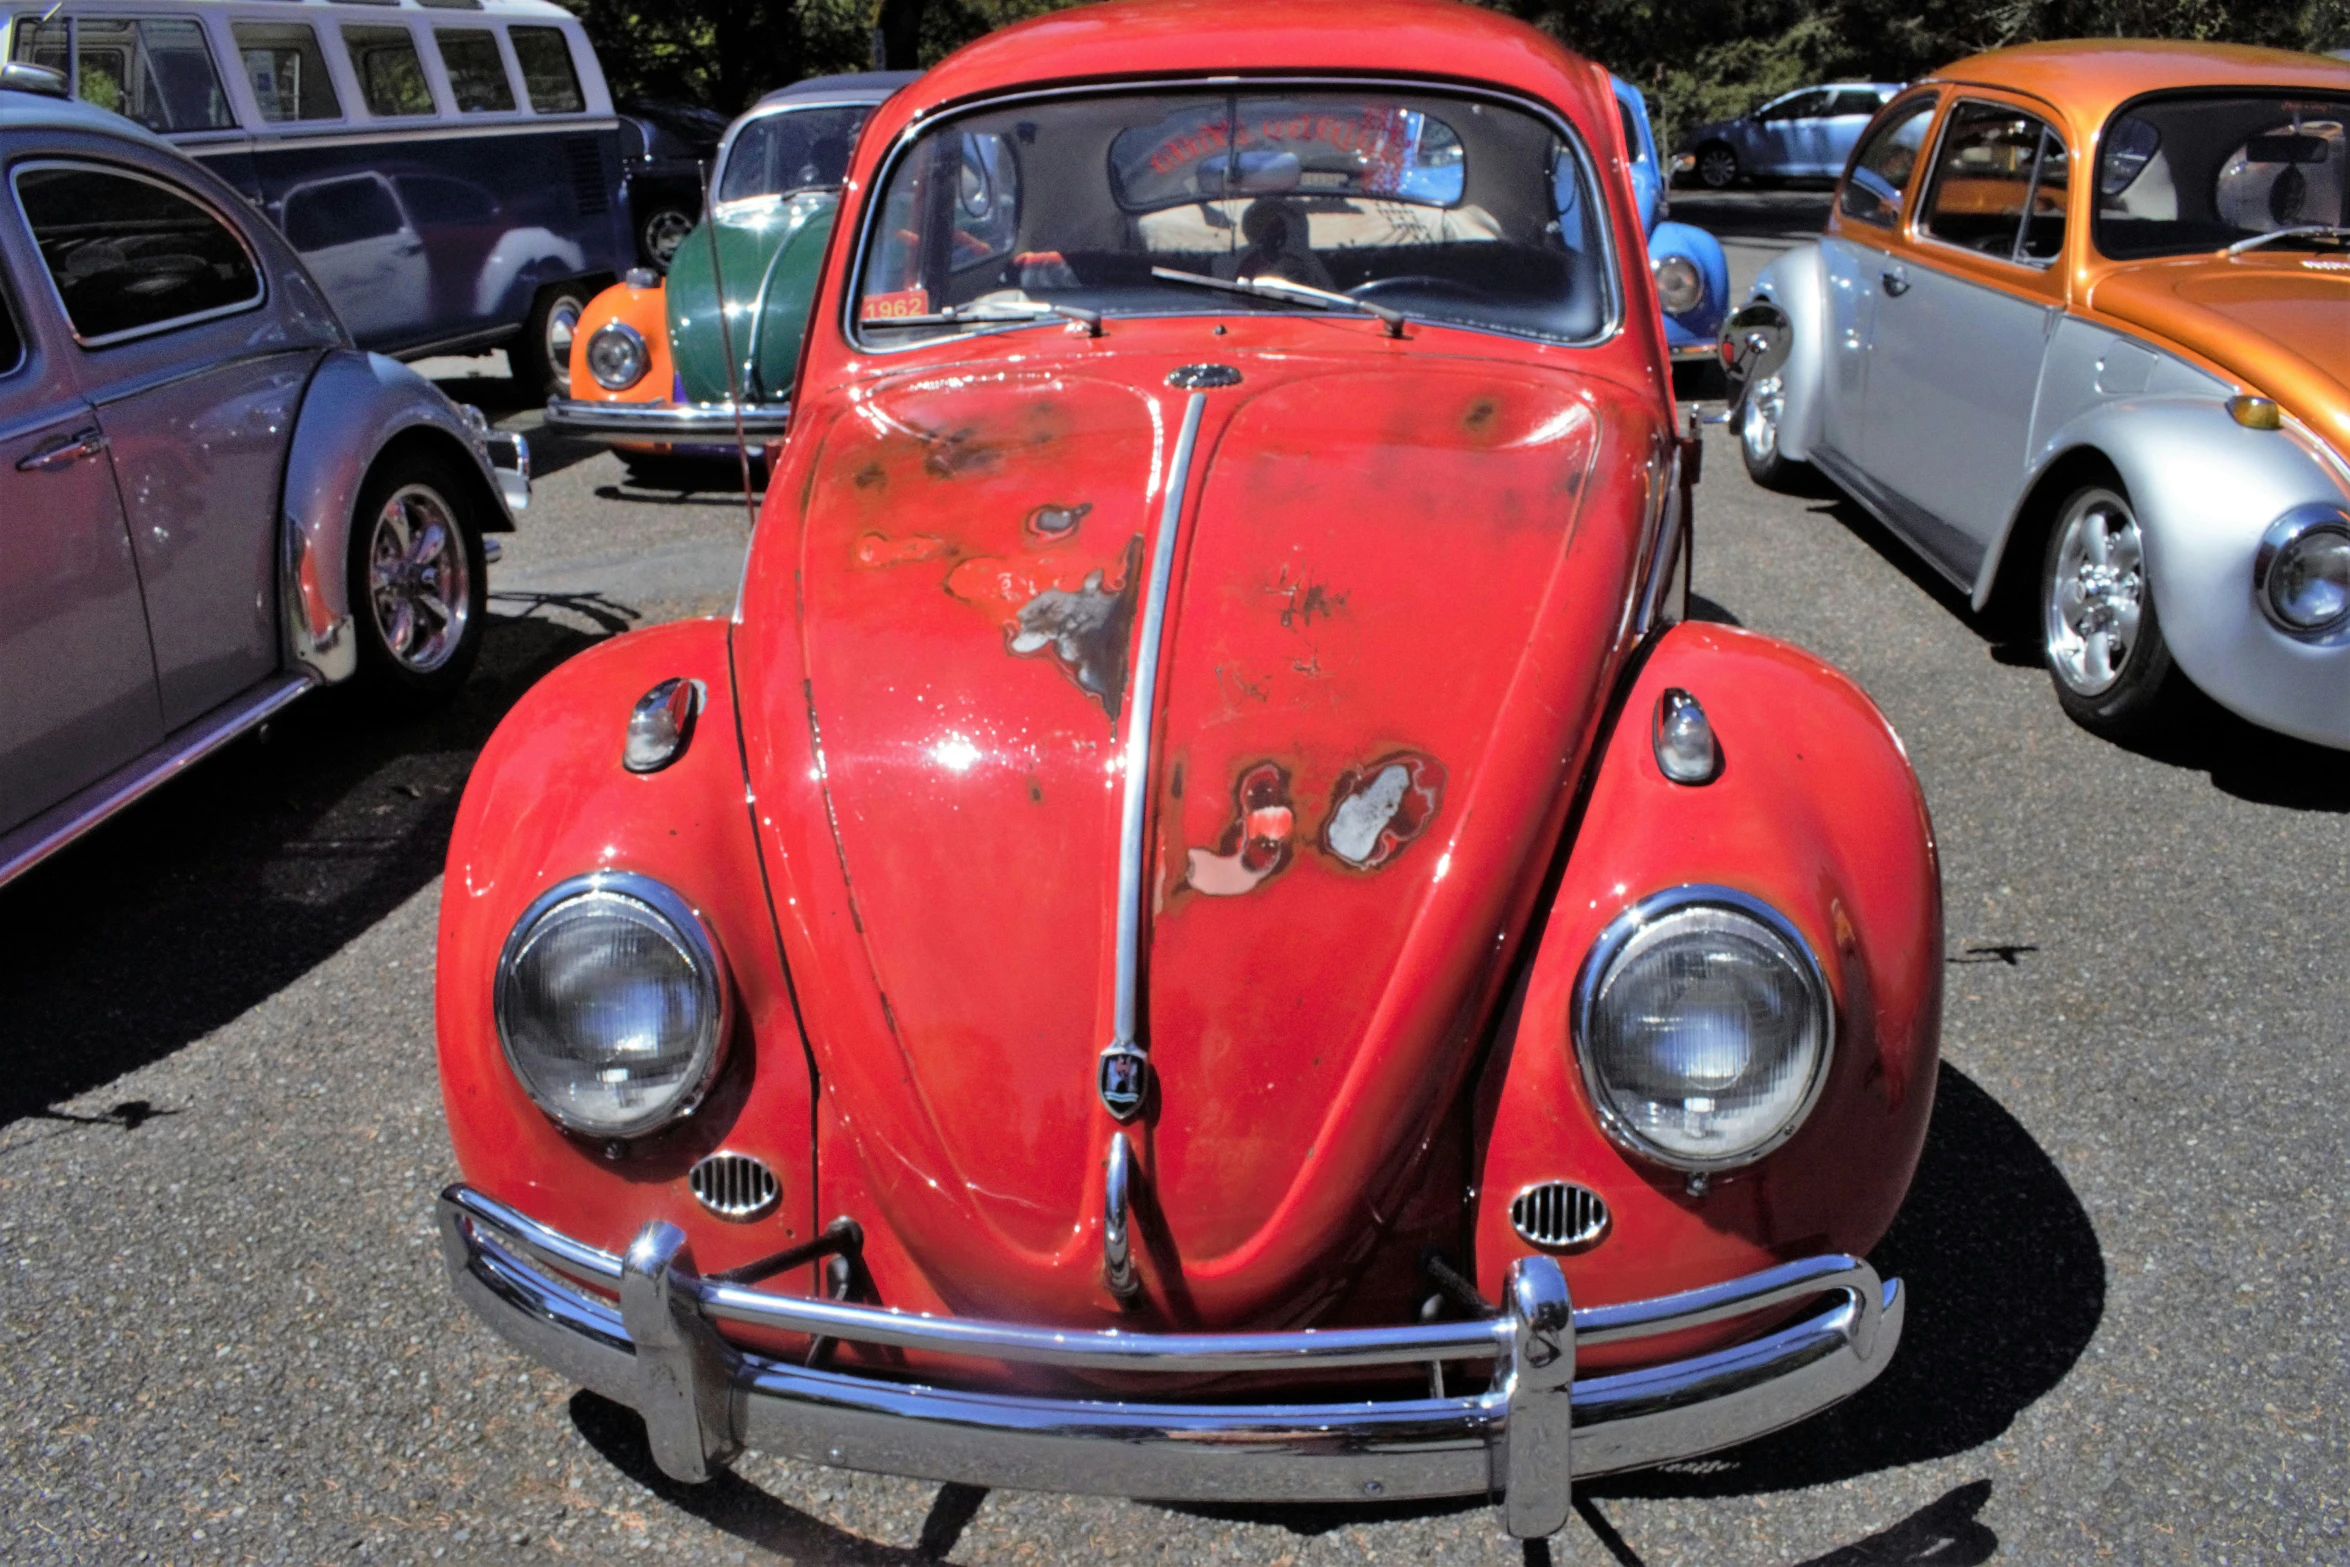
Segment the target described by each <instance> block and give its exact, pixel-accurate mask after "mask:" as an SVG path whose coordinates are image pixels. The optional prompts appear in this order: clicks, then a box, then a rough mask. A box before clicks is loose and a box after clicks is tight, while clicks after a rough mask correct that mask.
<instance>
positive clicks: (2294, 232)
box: [2227, 223, 2350, 256]
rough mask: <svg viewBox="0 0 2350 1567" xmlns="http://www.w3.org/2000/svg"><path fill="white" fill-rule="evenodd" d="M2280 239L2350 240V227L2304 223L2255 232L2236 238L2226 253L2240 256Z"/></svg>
mask: <svg viewBox="0 0 2350 1567" xmlns="http://www.w3.org/2000/svg"><path fill="white" fill-rule="evenodd" d="M2280 239H2337V240H2342V241H2345V242H2350V228H2342V227H2340V226H2338V225H2336V224H2332V223H2304V224H2301V225H2300V226H2299V227H2297V228H2289V229H2278V230H2277V231H2276V232H2275V233H2273V234H2255V235H2253V236H2252V237H2251V238H2250V239H2240V240H2237V241H2236V242H2235V243H2234V244H2233V245H2230V246H2229V247H2228V248H2227V254H2229V255H2231V256H2240V255H2242V254H2243V253H2244V252H2245V251H2247V250H2258V249H2259V248H2260V247H2261V246H2263V245H2273V244H2275V243H2276V242H2277V241H2278V240H2280Z"/></svg>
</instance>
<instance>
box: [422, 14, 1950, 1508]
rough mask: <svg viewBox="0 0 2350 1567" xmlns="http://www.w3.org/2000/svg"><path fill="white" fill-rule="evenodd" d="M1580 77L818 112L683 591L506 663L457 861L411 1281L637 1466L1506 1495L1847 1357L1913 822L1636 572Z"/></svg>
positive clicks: (1640, 457) (1661, 465)
mask: <svg viewBox="0 0 2350 1567" xmlns="http://www.w3.org/2000/svg"><path fill="white" fill-rule="evenodd" d="M1438 66H1441V68H1442V74H1441V75H1438V74H1435V71H1436V69H1437V67H1438ZM1620 126H1621V121H1620V119H1619V117H1618V115H1617V113H1616V110H1615V107H1614V99H1613V97H1612V95H1611V93H1610V91H1609V86H1608V79H1607V76H1606V74H1605V73H1604V72H1603V71H1601V70H1600V69H1599V68H1597V67H1596V66H1593V65H1591V64H1589V63H1587V62H1585V61H1583V60H1580V59H1577V58H1575V57H1574V56H1572V55H1570V54H1567V53H1566V52H1564V51H1563V50H1561V49H1560V48H1559V47H1558V46H1557V45H1555V44H1554V43H1552V42H1551V41H1550V40H1548V39H1546V38H1544V37H1542V36H1541V35H1540V34H1538V33H1536V32H1534V31H1532V30H1531V29H1529V28H1526V27H1523V26H1521V25H1519V24H1517V23H1515V22H1511V21H1508V20H1505V19H1502V18H1499V17H1497V16H1495V15H1493V14H1491V13H1489V12H1484V11H1479V10H1473V9H1471V8H1469V7H1466V6H1460V5H1453V4H1449V3H1441V0H1367V3H1365V0H1357V3H1348V4H1345V5H1336V4H1323V3H1320V0H1313V3H1301V4H1285V5H1281V6H1266V7H1256V8H1235V7H1232V6H1228V5H1222V4H1208V3H1203V0H1137V3H1130V4H1119V5H1106V6H1100V7H1096V8H1092V9H1086V10H1078V11H1071V12H1064V13H1061V14H1059V15H1055V16H1051V17H1047V18H1044V19H1041V20H1038V21H1033V22H1029V23H1026V24H1023V25H1021V26H1018V27H1014V28H1011V29H1008V30H1006V31H1004V32H1001V33H998V34H996V35H994V36H992V37H990V38H988V39H985V40H983V41H982V42H980V43H977V44H975V45H973V46H971V47H970V48H968V49H965V50H964V51H962V52H961V53H960V54H957V55H955V56H954V57H952V58H951V59H949V60H948V61H946V62H945V63H944V64H942V65H940V66H939V67H938V68H936V69H935V70H933V71H931V72H930V73H929V74H928V75H926V76H925V77H923V79H922V80H921V81H920V82H918V83H916V84H915V85H914V86H913V87H910V88H908V89H906V90H905V91H903V92H901V93H900V94H899V95H898V96H897V97H895V98H893V99H891V100H890V102H889V103H888V104H886V105H884V106H883V107H882V108H881V109H880V110H879V111H877V113H876V114H875V116H874V119H873V121H872V122H871V124H870V125H869V127H868V128H867V130H866V132H865V134H864V137H863V139H862V141H861V143H860V145H859V148H858V151H857V153H856V156H855V160H854V164H853V166H852V169H851V172H850V177H849V181H848V184H847V187H846V190H845V192H844V195H843V197H842V204H841V218H840V221H839V224H838V227H837V229H836V231H835V234H834V237H833V240H832V246H831V254H830V257H829V259H828V261H827V262H826V265H825V270H824V277H823V282H822V285H821V287H820V289H819V291H818V295H817V299H816V304H815V306H814V311H813V314H812V315H811V317H810V326H809V329H808V333H807V341H806V348H805V350H804V353H805V360H804V363H803V365H802V367H801V374H800V377H799V385H800V386H801V387H802V388H803V389H805V391H804V395H803V397H802V399H801V401H800V403H799V406H798V408H797V410H796V411H795V414H794V420H793V428H792V433H791V436H790V438H789V440H788V441H787V442H786V443H785V445H784V447H783V448H782V451H781V454H780V458H779V460H778V464H777V467H776V470H775V474H774V479H773V483H772V486H771V488H770V489H769V490H768V492H767V502H766V509H765V512H764V514H763V515H762V517H761V518H760V521H759V525H758V530H757V536H756V538H755V540H754V542H753V544H752V547H751V554H750V562H749V567H748V571H747V574H746V576H745V578H744V581H743V587H742V595H741V602H740V605H739V607H738V608H737V610H736V612H735V615H734V617H733V619H732V620H731V621H730V622H721V621H716V620H711V621H700V622H693V623H688V624H682V625H676V626H670V627H665V628H661V629H658V630H651V631H646V632H642V633H638V634H635V635H632V636H627V637H623V638H620V639H618V640H616V641H614V642H612V643H610V644H607V645H606V646H604V647H601V648H599V649H597V650H595V651H593V652H590V653H588V654H586V655H583V656H582V657H580V658H578V659H575V660H574V661H572V662H571V663H569V664H567V665H566V666H564V667H563V668H562V669H561V670H559V671H557V672H556V673H555V674H554V675H552V676H550V677H549V678H548V679H547V680H545V681H544V682H543V683H542V684H540V686H539V687H538V688H537V689H536V690H535V691H534V692H532V693H531V694H530V695H529V696H528V697H526V698H525V699H524V700H523V702H522V703H521V704H520V705H519V706H518V707H517V708H516V709H515V710H514V712H513V713H512V715H511V716H510V717H509V718H508V719H507V720H506V722H505V724H504V725H503V726H502V727H501V728H500V729H499V731H498V732H497V734H496V736H495V737H494V738H493V739H492V741H491V742H490V744H489V747H488V749H487V750H486V752H485V753H484V754H483V756H482V758H481V761H480V765H479V766H478V767H477V769H476V770H475V772H474V774H473V779H472V782H471V784H470V786H469V787H468V789H467V791H466V796H465V802H464V806H463V809H462V811H461V813H460V815H459V818H458V822H457V828H456V837H455V841H454V843H453V844H452V846H451V848H450V853H449V872H448V882H447V890H446V892H445V894H444V902H443V905H442V916H441V932H440V970H439V1007H440V1016H439V1028H440V1061H441V1073H442V1081H443V1084H444V1087H445V1091H446V1094H447V1100H448V1110H449V1120H450V1125H451V1130H452V1133H453V1135H454V1138H455V1143H456V1151H457V1157H458V1160H459V1163H460V1165H461V1166H462V1169H463V1172H464V1178H465V1179H464V1184H462V1185H459V1186H454V1187H451V1188H450V1189H449V1190H448V1192H447V1193H446V1194H445V1195H444V1197H443V1198H442V1202H441V1210H440V1212H441V1221H442V1234H443V1238H444V1241H445V1245H446V1250H447V1259H448V1264H449V1269H450V1273H451V1276H452V1278H453V1279H454V1281H455V1285H456V1288H457V1290H458V1292H459V1293H460V1294H461V1295H462V1296H463V1297H464V1298H465V1300H466V1301H467V1302H468V1303H470V1304H471V1305H472V1306H473V1307H474V1308H475V1309H476V1310H477V1311H479V1312H480V1313H481V1315H482V1316H483V1317H484V1318H486V1319H487V1320H488V1321H489V1322H490V1323H492V1324H493V1325H494V1326H495V1327H496V1328H497V1329H498V1330H499V1331H500V1332H502V1333H504V1334H505V1335H506V1336H507V1337H508V1338H510V1339H511V1340H512V1341H513V1342H514V1343H515V1344H517V1345H518V1346H520V1347H521V1348H522V1349H523V1350H524V1351H525V1352H527V1353H528V1354H530V1355H532V1356H533V1357H535V1358H537V1359H538V1360H540V1361H542V1362H544V1363H545V1364H547V1365H549V1366H552V1367H554V1368H557V1369H559V1370H561V1371H562V1372H563V1373H564V1374H566V1375H568V1376H570V1377H572V1378H574V1379H576V1380H577V1381H579V1382H580V1383H583V1384H585V1385H586V1386H588V1387H591V1388H594V1389H597V1390H598V1391H600V1392H602V1393H604V1394H606V1395H608V1396H610V1397H612V1398H615V1399H618V1400H621V1401H623V1402H625V1403H627V1404H629V1405H631V1406H633V1407H634V1408H635V1409H637V1410H638V1411H640V1412H641V1413H642V1414H643V1416H644V1419H645V1422H646V1426H647V1430H648V1434H649V1437H650V1440H651V1444H652V1448H653V1452H654V1455H655V1457H656V1458H657V1460H658V1461H659V1463H660V1464H661V1466H662V1467H663V1468H664V1469H665V1470H667V1471H668V1472H669V1473H670V1474H672V1475H674V1476H677V1477H679V1478H684V1479H694V1478H700V1477H702V1476H705V1475H707V1474H709V1473H710V1472H711V1470H712V1467H713V1466H715V1465H718V1464H722V1463H723V1462H724V1461H725V1460H726V1459H727V1458H728V1456H729V1455H731V1454H732V1453H733V1452H734V1451H736V1450H737V1449H738V1448H740V1447H743V1446H750V1447H754V1448H758V1449H761V1450H764V1451H768V1452H775V1453H788V1454H793V1455H798V1456H801V1457H806V1458H811V1459H815V1460H817V1461H820V1462H827V1463H832V1464H837V1465H841V1466H844V1467H848V1468H855V1469H871V1470H880V1471H887V1472H891V1473H898V1474H907V1475H918V1476H926V1477H933V1478H937V1479H942V1480H958V1481H965V1482H970V1483H975V1484H983V1485H991V1486H1013V1487H1030V1488H1036V1489H1047V1490H1063V1491H1084V1492H1093V1493H1100V1494H1109V1495H1127V1496H1141V1497H1152V1498H1165V1499H1171V1500H1173V1499H1195V1500H1216V1501H1229V1500H1241V1499H1255V1500H1313V1501H1321V1502H1329V1501H1335V1500H1342V1499H1353V1498H1363V1497H1381V1498H1387V1499H1394V1498H1403V1497H1435V1496H1460V1495H1485V1496H1490V1497H1492V1498H1493V1499H1494V1500H1495V1501H1496V1502H1498V1503H1499V1504H1500V1505H1501V1507H1502V1508H1503V1510H1504V1514H1505V1519H1506V1522H1507V1524H1508V1526H1509V1528H1510V1529H1511V1530H1513V1531H1514V1532H1516V1533H1518V1534H1520V1535H1524V1536H1529V1537H1531V1536H1540V1535H1544V1534H1547V1533H1549V1532H1550V1531H1552V1530H1554V1529H1556V1528H1558V1527H1559V1526H1560V1525H1561V1524H1562V1523H1563V1522H1564V1520H1565V1518H1566V1516H1567V1509H1568V1499H1569V1487H1570V1483H1571V1480H1572V1477H1574V1476H1576V1475H1592V1474H1599V1473H1605V1472H1608V1471H1611V1470H1618V1469H1625V1468H1631V1467H1636V1466H1640V1465H1644V1464H1653V1463H1657V1462H1661V1461H1664V1460H1668V1459H1674V1458H1680V1457H1685V1456H1687V1455H1690V1454H1694V1453H1699V1452H1703V1451H1706V1450H1709V1449H1714V1448H1719V1447H1723V1446H1727V1445H1729V1444H1732V1443H1735V1442H1738V1441H1741V1440H1744V1439H1746V1438H1749V1437H1752V1436H1755V1435H1757V1434H1759V1433H1761V1432H1765V1431H1768V1430H1771V1429H1773V1428H1775V1427H1778V1426H1781V1425H1784V1424H1786V1423H1788V1422H1790V1421H1793V1420H1797V1419H1800V1418H1802V1417H1803V1416H1805V1415H1807V1414H1810V1413H1812V1412H1814V1411H1816V1410H1818V1409H1821V1408H1823V1407H1825V1406H1826V1405H1828V1404H1830V1403H1832V1402H1834V1401H1835V1400H1837V1399H1839V1398H1842V1397H1844V1396H1845V1395H1847V1394H1849V1393H1851V1392H1853V1391H1854V1390H1855V1389H1857V1388H1859V1387H1861V1386H1863V1385H1864V1384H1866V1383H1867V1382H1868V1381H1869V1380H1870V1379H1871V1378H1872V1377H1874V1376H1875V1375H1876V1374H1877V1373H1878V1372H1879V1371H1880V1370H1881V1369H1882V1368H1883V1367H1884V1365H1885V1363H1886V1361H1887V1360H1888V1359H1889V1358H1890V1357H1891V1355H1892V1354H1893V1352H1894V1346H1895V1343H1896V1341H1897V1339H1898V1337H1899V1334H1900V1328H1901V1322H1902V1316H1903V1304H1904V1303H1903V1297H1902V1295H1901V1293H1900V1289H1899V1285H1898V1282H1897V1281H1894V1280H1884V1279H1880V1278H1879V1277H1878V1275H1877V1273H1876V1272H1875V1271H1874V1270H1873V1269H1872V1268H1871V1267H1870V1266H1869V1264H1868V1263H1867V1262H1865V1261H1863V1260H1861V1258H1862V1257H1863V1255H1864V1254H1865V1253H1866V1252H1867V1251H1868V1250H1869V1248H1870V1247H1871V1246H1872V1245H1874V1244H1875V1243H1876V1241H1877V1239H1878V1238H1879V1236H1881V1235H1882V1234H1883V1233H1884V1231H1885V1229H1886V1227H1887V1225H1888V1224H1889V1223H1890V1221H1891V1220H1892V1217H1893V1214H1894V1211H1895V1209H1896V1208H1897V1207H1898V1206H1899V1204H1900V1202H1901V1199H1902V1194H1903V1192H1904V1190H1905V1188H1906V1187H1907V1185H1908V1182H1909V1178H1910V1174H1911V1171H1912V1169H1913V1168H1914V1166H1915V1163H1916V1160H1917V1156H1918V1151H1919V1146H1920V1143H1921V1141H1922V1139H1923V1136H1924V1132H1925V1127H1926V1121H1927V1114H1928V1111H1929V1109H1930V1107H1931V1101H1932V1098H1933V1088H1934V1073H1935V1051H1936V1030H1937V1024H1938V1018H1939V1009H1940V979H1939V975H1940V970H1941V952H1942V942H1941V915H1940V888H1939V880H1938V872H1937V869H1936V865H1935V860H1934V851H1933V845H1932V839H1931V836H1930V831H1929V827H1928V823H1927V819H1926V813H1925V809H1924V805H1923V802H1922V801H1921V798H1920V796H1919V792H1918V787H1917V783H1916V781H1915V779H1914V777H1913V776H1912V774H1911V772H1910V770H1909V767H1908V765H1907V762H1906V761H1905V759H1904V757H1903V754H1902V750H1901V746H1900V744H1899V742H1898V741H1897V740H1896V739H1895V737H1894V736H1893V734H1892V732H1891V731H1890V730H1889V729H1888V728H1887V726H1886V723H1885V721H1884V719H1883V718H1882V717H1881V716H1880V715H1879V714H1878V713H1877V711H1876V709H1875V708H1874V707H1872V706H1871V705H1870V703H1869V701H1868V699H1867V698H1866V697H1865V696H1863V695H1862V694H1861V693H1860V691H1858V690H1857V689H1856V688H1855V687H1854V686H1853V685H1852V684H1851V682H1849V681H1848V680H1845V679H1844V678H1842V677H1841V676H1839V675H1837V674H1836V673H1835V672H1834V671H1832V670H1830V669H1828V668H1826V667H1824V666H1823V665H1821V664H1820V663H1819V662H1818V661H1816V660H1814V659H1812V658H1810V657H1808V656H1806V655H1805V654H1803V653H1801V652H1799V651H1797V650H1796V649H1794V648H1791V647H1788V646H1786V645H1785V644H1783V643H1779V642H1775V641H1772V640H1771V639H1769V638H1767V637H1762V636H1755V635H1749V634H1747V633H1744V632H1741V631H1737V630H1734V629H1727V628H1723V627H1718V626H1711V625H1693V624H1684V623H1681V621H1680V619H1679V609H1680V606H1681V603H1682V600H1683V598H1684V597H1685V592H1686V588H1685V584H1686V581H1687V565H1688V559H1689V544H1688V531H1687V529H1688V504H1689V484H1690V481H1691V479H1692V478H1693V467H1694V463H1695V456H1696V454H1695V451H1694V449H1693V448H1692V446H1691V445H1690V443H1689V441H1688V440H1687V438H1686V437H1685V435H1684V434H1683V433H1682V430H1681V427H1680V426H1679V424H1678V423H1677V419H1676V414H1675V410H1674V406H1673V402H1672V395H1671V391H1670V379H1669V375H1668V361H1667V357H1666V350H1665V344H1664V339H1663V334H1662V329H1661V326H1660V323H1659V317H1658V310H1657V303H1656V299H1655V296H1654V293H1653V291H1652V287H1651V284H1650V280H1649V276H1648V268H1647V266H1646V265H1645V264H1644V261H1643V258H1642V252H1641V243H1640V225H1639V219H1638V215H1637V213H1636V212H1635V210H1634V206H1633V197H1632V191H1631V187H1630V185H1629V184H1628V182H1627V180H1626V177H1625V172H1624V168H1625V165H1624V148H1623V145H1622V131H1621V128H1620Z"/></svg>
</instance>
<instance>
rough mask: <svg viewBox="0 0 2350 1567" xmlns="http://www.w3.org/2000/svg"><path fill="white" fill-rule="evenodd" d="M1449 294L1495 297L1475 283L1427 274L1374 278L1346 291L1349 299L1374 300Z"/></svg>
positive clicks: (1480, 297) (1476, 298)
mask: <svg viewBox="0 0 2350 1567" xmlns="http://www.w3.org/2000/svg"><path fill="white" fill-rule="evenodd" d="M1407 290H1408V291H1410V292H1412V293H1415V294H1448V295H1450V296H1451V297H1453V298H1454V299H1466V300H1473V301H1480V302H1482V301H1489V300H1491V299H1492V298H1493V296H1492V295H1491V294H1489V293H1487V292H1486V291H1485V290H1484V289H1481V288H1479V287H1478V286H1477V285H1476V284H1474V283H1456V282H1454V281H1453V280H1452V279H1451V278H1446V277H1430V276H1428V275H1427V274H1426V273H1421V272H1408V273H1405V274H1404V275H1403V276H1401V277H1382V278H1373V279H1372V280H1371V281H1370V282H1368V283H1357V284H1356V285H1355V286H1354V287H1352V288H1350V289H1348V290H1347V291H1346V297H1347V298H1349V299H1372V298H1376V297H1377V296H1378V295H1380V294H1385V293H1402V292H1404V291H1407Z"/></svg>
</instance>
